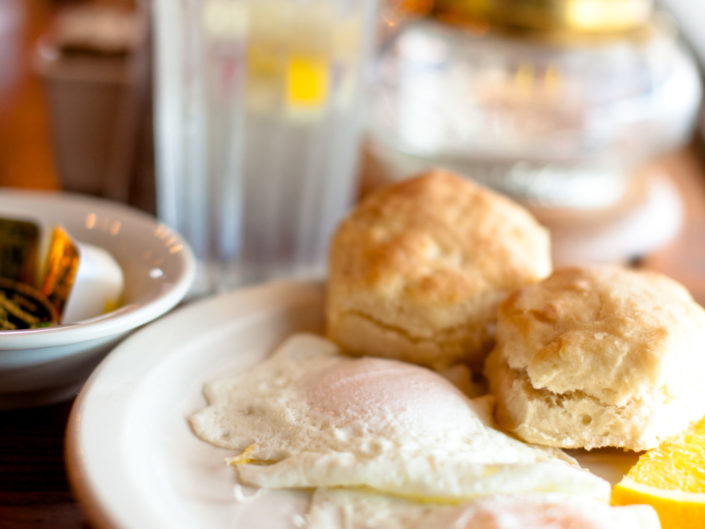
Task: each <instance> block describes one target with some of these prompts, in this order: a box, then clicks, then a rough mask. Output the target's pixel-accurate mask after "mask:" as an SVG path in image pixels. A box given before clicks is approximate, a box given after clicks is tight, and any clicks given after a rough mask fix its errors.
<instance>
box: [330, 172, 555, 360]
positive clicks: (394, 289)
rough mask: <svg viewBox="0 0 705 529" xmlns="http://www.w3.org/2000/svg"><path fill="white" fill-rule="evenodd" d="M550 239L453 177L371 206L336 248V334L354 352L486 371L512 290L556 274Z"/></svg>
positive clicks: (370, 201) (404, 185)
mask: <svg viewBox="0 0 705 529" xmlns="http://www.w3.org/2000/svg"><path fill="white" fill-rule="evenodd" d="M550 270H551V258H550V243H549V236H548V233H547V231H546V230H545V229H544V228H543V227H541V226H540V225H539V224H538V223H537V222H536V220H535V219H534V218H533V217H532V216H531V215H530V214H529V213H528V212H527V211H526V210H524V209H523V208H522V207H520V206H518V205H517V204H515V203H513V202H511V201H510V200H508V199H506V198H504V197H502V196H500V195H498V194H496V193H494V192H492V191H489V190H487V189H485V188H483V187H481V186H479V185H477V184H474V183H472V182H471V181H469V180H467V179H464V178H461V177H459V176H456V175H454V174H452V173H450V172H448V171H441V170H436V171H431V172H429V173H426V174H424V175H421V176H419V177H416V178H412V179H410V180H406V181H403V182H399V183H396V184H394V185H391V186H389V187H387V188H385V189H383V190H381V191H378V192H377V193H375V194H373V195H372V196H370V197H368V198H367V199H365V200H364V201H363V202H362V203H361V204H360V205H358V207H357V208H356V209H355V210H354V211H353V212H352V214H351V215H350V216H349V217H348V218H347V219H345V220H344V221H343V222H342V224H341V225H340V227H339V229H338V230H337V232H336V234H335V236H334V238H333V240H332V244H331V253H330V271H329V282H328V296H327V328H328V334H329V336H330V337H331V338H332V339H334V340H335V341H337V342H338V343H339V344H340V345H341V346H342V347H343V348H344V349H346V350H347V351H348V352H351V353H354V354H361V355H362V354H366V355H375V356H385V357H391V358H398V359H402V360H406V361H410V362H415V363H418V364H423V365H427V366H431V367H444V366H447V365H450V364H453V363H457V362H467V363H470V364H471V365H474V366H475V367H478V366H481V365H482V362H483V360H484V357H485V356H486V354H487V352H488V349H489V348H490V347H491V345H492V343H493V334H494V329H493V324H494V320H495V314H496V310H497V306H498V305H499V303H500V302H501V301H502V300H503V299H504V297H505V296H506V295H507V293H508V292H510V291H512V290H513V289H515V288H517V287H519V286H521V285H526V284H529V283H533V282H535V281H538V280H540V279H541V278H543V277H545V276H546V275H547V274H549V273H550Z"/></svg>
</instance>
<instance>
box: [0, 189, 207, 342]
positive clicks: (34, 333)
mask: <svg viewBox="0 0 705 529" xmlns="http://www.w3.org/2000/svg"><path fill="white" fill-rule="evenodd" d="M6 197H16V198H17V199H21V200H29V201H33V202H38V203H42V202H52V203H57V202H65V203H66V206H67V207H71V206H79V205H80V207H85V206H90V207H92V208H95V209H97V210H99V211H100V212H101V213H103V214H107V215H113V216H117V217H122V218H129V219H130V220H131V221H136V222H138V223H142V224H144V225H145V227H147V226H149V227H150V228H152V229H156V228H160V229H161V230H162V231H163V233H165V234H166V235H167V237H168V238H169V239H170V240H172V241H173V244H174V246H177V245H181V248H180V249H179V250H178V251H176V252H174V253H172V254H171V255H173V256H174V258H175V259H178V260H179V261H180V263H181V267H182V270H183V271H182V273H181V274H180V275H179V276H178V277H177V278H176V279H175V281H174V282H173V283H171V284H169V285H167V286H165V288H164V289H163V291H162V292H161V293H160V294H159V296H158V297H156V298H155V299H153V300H151V301H148V302H147V303H144V304H139V303H128V304H126V305H123V306H121V307H119V308H118V309H116V310H114V311H111V312H109V313H107V314H102V315H100V316H96V317H95V318H90V319H87V320H82V321H79V322H75V323H70V324H68V325H61V326H55V327H46V328H41V329H21V330H16V331H2V332H0V353H1V352H2V351H5V350H17V349H29V348H32V349H36V348H42V347H55V346H59V345H68V344H73V343H80V342H86V341H90V340H95V339H102V340H104V339H107V338H109V337H111V336H116V335H119V334H121V333H123V332H127V331H130V330H132V329H135V328H137V327H139V326H140V325H143V324H145V323H148V322H150V321H152V320H154V319H156V318H157V317H159V316H161V315H162V314H164V313H166V312H167V311H168V310H170V309H171V308H173V307H174V306H176V305H177V304H178V303H179V302H180V301H181V300H182V299H183V298H184V297H185V295H186V294H187V292H188V291H189V289H190V288H191V285H192V283H193V280H194V278H195V275H196V259H195V257H194V255H193V252H192V250H191V248H190V246H189V245H188V243H187V242H186V241H185V240H184V239H183V238H182V237H181V236H180V235H179V234H178V233H177V232H176V231H174V230H173V229H171V228H170V227H169V226H167V225H166V224H164V223H163V222H161V221H160V220H159V219H157V218H155V217H153V216H151V215H149V214H147V213H145V212H143V211H140V210H138V209H136V208H133V207H130V206H127V205H125V204H122V203H119V202H115V201H111V200H107V199H104V198H98V197H93V196H89V195H81V194H77V193H67V192H64V191H53V190H51V191H35V190H25V189H7V188H3V189H0V199H2V198H6ZM30 337H31V338H30Z"/></svg>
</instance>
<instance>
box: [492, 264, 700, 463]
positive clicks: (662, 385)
mask: <svg viewBox="0 0 705 529" xmlns="http://www.w3.org/2000/svg"><path fill="white" fill-rule="evenodd" d="M704 347H705V311H703V309H702V307H700V306H699V305H697V304H696V303H695V302H694V301H693V299H692V298H691V296H690V294H689V293H688V292H687V290H686V289H685V288H683V287H682V286H681V285H680V284H678V283H677V282H675V281H673V280H672V279H669V278H667V277H665V276H663V275H660V274H657V273H653V272H644V271H633V270H628V269H624V268H620V267H608V266H602V267H600V266H595V267H582V268H567V269H563V270H558V271H556V272H554V273H553V274H552V275H551V277H549V278H548V279H546V280H544V281H542V282H541V283H538V284H536V285H531V286H528V287H525V288H522V289H520V290H518V291H516V292H514V293H513V294H512V295H510V296H509V298H508V299H507V300H506V301H505V302H504V303H503V304H502V305H501V307H500V309H499V315H498V322H497V345H496V347H495V349H494V350H493V352H492V353H491V355H490V356H489V358H488V359H487V364H486V368H485V372H486V375H487V377H488V379H489V384H490V389H491V391H492V392H493V393H494V394H495V396H496V397H497V411H496V418H497V420H498V423H499V424H500V425H501V426H502V427H504V428H506V429H508V430H510V431H512V432H514V433H516V434H517V435H518V436H519V437H520V438H522V439H524V440H526V441H529V442H535V443H539V444H543V445H549V446H557V447H564V448H579V447H582V448H588V449H591V448H596V447H602V446H615V447H622V448H626V449H631V450H644V449H649V448H653V447H655V446H657V445H658V444H659V442H661V441H662V440H664V439H666V438H668V437H670V436H672V435H675V434H677V433H678V432H680V431H681V430H683V429H685V428H686V427H687V426H688V425H689V424H690V423H691V422H692V421H694V420H697V419H698V418H700V417H701V416H703V415H705V399H703V398H702V397H701V395H702V382H701V378H702V373H703V372H704V371H705V354H703V348H704Z"/></svg>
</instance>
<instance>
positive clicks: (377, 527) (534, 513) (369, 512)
mask: <svg viewBox="0 0 705 529" xmlns="http://www.w3.org/2000/svg"><path fill="white" fill-rule="evenodd" d="M306 521H307V522H308V523H307V525H306V528H307V529H438V528H444V529H446V528H447V529H451V528H452V529H658V528H659V521H658V517H657V516H656V513H655V512H654V510H653V509H652V508H650V507H647V506H645V505H640V506H632V507H610V506H609V505H607V504H606V503H602V502H599V501H596V500H592V499H589V498H582V497H571V496H566V495H562V494H555V493H553V494H532V495H525V496H516V495H514V496H504V495H500V496H490V497H485V498H479V499H475V500H471V501H469V502H465V503H462V504H459V505H440V504H432V503H417V502H413V501H408V500H404V499H400V498H391V497H388V496H382V495H379V494H369V493H364V492H359V491H348V490H328V489H321V490H317V491H316V492H315V493H314V495H313V499H312V500H311V506H310V508H309V512H308V514H307V516H306Z"/></svg>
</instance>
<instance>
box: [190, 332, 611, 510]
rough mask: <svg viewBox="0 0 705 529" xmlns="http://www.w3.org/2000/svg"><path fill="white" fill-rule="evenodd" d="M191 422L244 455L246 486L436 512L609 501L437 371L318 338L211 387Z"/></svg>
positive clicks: (552, 452) (594, 484)
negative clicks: (530, 496)
mask: <svg viewBox="0 0 705 529" xmlns="http://www.w3.org/2000/svg"><path fill="white" fill-rule="evenodd" d="M204 393H205V396H206V398H207V400H208V403H209V405H208V406H207V407H206V408H204V409H202V410H201V411H199V412H197V413H195V414H194V415H192V416H191V417H190V422H191V426H192V429H193V431H194V432H195V433H196V434H197V435H198V436H199V437H200V438H201V439H203V440H205V441H208V442H210V443H213V444H215V445H217V446H221V447H226V448H230V449H232V450H234V451H237V452H238V454H239V455H237V456H235V457H233V458H232V459H231V460H230V463H231V464H232V465H234V466H235V467H236V469H237V472H238V475H239V478H240V481H241V482H242V483H244V484H247V485H253V486H257V487H263V488H317V487H366V488H369V489H373V490H376V491H382V492H386V493H389V494H393V495H398V496H403V497H408V498H414V499H423V500H428V501H437V502H449V503H454V502H460V501H463V500H465V499H467V498H472V497H475V496H481V495H488V494H496V493H516V492H527V491H564V492H566V493H571V494H580V495H587V496H592V497H596V498H600V499H606V498H607V497H608V496H609V491H610V487H609V484H608V483H607V482H606V481H604V480H603V479H601V478H598V477H597V476H595V475H593V474H590V473H589V472H588V471H586V470H583V469H581V468H580V467H579V466H578V465H577V464H576V463H575V462H574V461H573V460H572V459H571V458H569V457H568V456H566V455H565V454H563V452H561V451H560V450H557V449H550V448H541V447H536V446H531V445H528V444H525V443H523V442H521V441H519V440H516V439H514V438H512V437H509V436H508V435H506V434H504V433H502V432H500V431H499V430H497V429H495V428H494V427H493V425H492V421H491V417H490V415H491V414H490V404H491V402H490V401H489V400H488V398H481V399H475V400H470V399H468V398H467V397H466V396H465V395H464V394H463V393H462V392H461V391H460V390H458V389H457V388H456V387H455V386H454V385H453V384H451V383H450V382H449V381H448V380H446V379H445V378H443V377H441V376H440V375H438V374H436V373H435V372H433V371H430V370H428V369H425V368H422V367H419V366H414V365H411V364H406V363H403V362H399V361H395V360H387V359H381V358H351V357H347V356H345V355H343V354H341V352H340V351H339V349H338V348H337V346H336V345H334V344H333V343H332V342H330V341H328V340H325V339H323V338H321V337H318V336H315V335H296V336H293V337H291V338H290V339H288V340H287V341H286V342H285V343H284V344H283V345H282V346H281V347H280V348H279V349H278V350H277V351H276V352H275V353H274V354H273V355H272V356H271V357H270V358H269V359H267V360H265V361H263V362H261V363H259V364H257V365H255V366H253V367H252V368H250V369H248V370H247V371H245V372H243V373H241V374H239V375H236V376H234V377H232V378H227V379H223V380H219V381H215V382H212V383H209V384H207V385H206V387H205V388H204Z"/></svg>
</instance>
